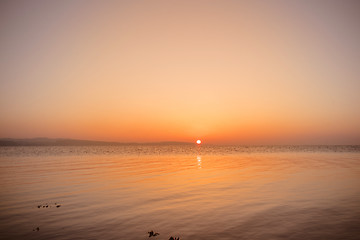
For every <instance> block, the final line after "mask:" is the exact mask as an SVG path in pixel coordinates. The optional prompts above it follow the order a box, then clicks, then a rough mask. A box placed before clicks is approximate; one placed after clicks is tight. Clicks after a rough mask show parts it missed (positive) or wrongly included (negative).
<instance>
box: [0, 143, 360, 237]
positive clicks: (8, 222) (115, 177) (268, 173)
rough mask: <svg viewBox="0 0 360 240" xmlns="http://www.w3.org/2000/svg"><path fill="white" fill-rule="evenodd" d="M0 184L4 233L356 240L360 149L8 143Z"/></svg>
mask: <svg viewBox="0 0 360 240" xmlns="http://www.w3.org/2000/svg"><path fill="white" fill-rule="evenodd" d="M0 189H1V194H0V239H55V240H56V239H127V240H132V239H134V240H135V239H138V240H141V239H149V237H148V234H147V232H148V231H150V230H154V231H156V232H159V233H160V235H159V236H157V237H152V238H151V239H158V240H161V239H164V240H165V239H166V240H167V239H169V237H170V236H174V237H175V236H178V237H180V239H181V240H185V239H192V240H196V239H302V240H303V239H360V227H359V226H360V148H359V147H357V146H345V147H341V146H337V147H336V146H335V147H334V146H333V147H327V146H322V147H236V146H232V147H217V146H207V147H206V146H204V147H202V149H198V148H197V147H195V146H192V145H184V146H181V145H178V146H160V145H159V146H157V145H153V146H135V145H134V146H113V147H111V146H107V147H96V146H95V147H2V148H0ZM46 206H48V207H46ZM57 206H58V207H57Z"/></svg>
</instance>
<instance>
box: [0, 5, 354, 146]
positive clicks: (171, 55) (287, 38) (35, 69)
mask: <svg viewBox="0 0 360 240" xmlns="http://www.w3.org/2000/svg"><path fill="white" fill-rule="evenodd" d="M359 23H360V4H359V3H358V2H357V1H315V2H311V3H310V2H307V3H305V2H302V1H297V2H295V1H280V0H277V1H229V0H222V1H220V0H218V1H211V0H209V1H205V0H199V1H157V0H155V1H136V0H135V1H57V2H53V1H52V2H50V1H31V2H29V1H16V2H15V1H1V3H0V29H1V34H0V53H1V54H0V63H1V64H0V110H1V114H0V137H13V138H29V137H51V138H59V137H60V138H77V139H93V140H108V141H125V142H134V141H135V142H147V141H167V140H169V141H194V140H195V139H197V138H202V139H203V140H204V141H205V142H207V143H224V144H227V143H241V144H273V143H276V144H360V107H359V106H358V105H359V103H360V94H359V93H360V78H359V77H360V45H359V42H360V26H359Z"/></svg>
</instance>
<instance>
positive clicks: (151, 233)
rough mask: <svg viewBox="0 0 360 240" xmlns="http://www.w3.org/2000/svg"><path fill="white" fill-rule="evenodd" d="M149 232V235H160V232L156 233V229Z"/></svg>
mask: <svg viewBox="0 0 360 240" xmlns="http://www.w3.org/2000/svg"><path fill="white" fill-rule="evenodd" d="M148 233H149V237H156V236H157V235H160V233H157V232H156V233H154V231H153V230H151V231H150V232H148Z"/></svg>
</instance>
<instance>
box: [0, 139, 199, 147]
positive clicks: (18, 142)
mask: <svg viewBox="0 0 360 240" xmlns="http://www.w3.org/2000/svg"><path fill="white" fill-rule="evenodd" d="M159 144H160V145H184V144H185V145H187V144H193V143H189V142H171V141H169V142H149V143H123V142H105V141H91V140H77V139H64V138H24V139H15V138H0V146H114V145H159Z"/></svg>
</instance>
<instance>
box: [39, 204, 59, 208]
mask: <svg viewBox="0 0 360 240" xmlns="http://www.w3.org/2000/svg"><path fill="white" fill-rule="evenodd" d="M52 205H54V206H55V207H57V208H59V207H61V204H58V203H54V204H52V203H51V204H49V203H46V204H40V205H37V208H51V207H52Z"/></svg>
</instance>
